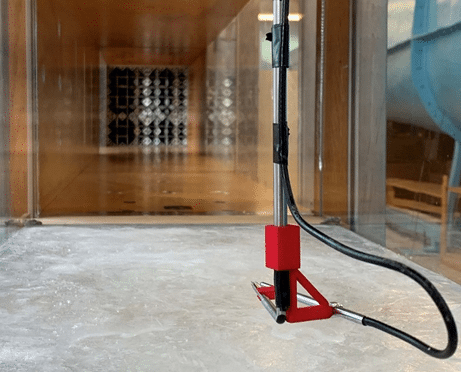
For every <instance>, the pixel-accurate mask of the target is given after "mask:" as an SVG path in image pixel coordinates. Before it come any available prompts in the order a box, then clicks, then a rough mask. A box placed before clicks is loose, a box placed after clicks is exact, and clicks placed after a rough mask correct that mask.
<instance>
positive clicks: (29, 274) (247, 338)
mask: <svg viewBox="0 0 461 372" xmlns="http://www.w3.org/2000/svg"><path fill="white" fill-rule="evenodd" d="M320 228H321V229H322V230H323V231H325V232H327V233H329V234H331V235H332V236H334V237H335V238H338V239H340V240H342V241H343V242H345V243H346V244H351V245H353V246H354V247H356V248H359V249H361V250H364V251H368V252H372V253H376V254H379V255H383V256H387V257H394V258H396V257H397V256H396V255H395V254H393V253H392V252H390V251H388V250H387V249H384V248H382V247H380V246H378V245H376V244H373V243H371V242H369V241H367V240H365V239H363V238H361V237H359V236H357V235H355V234H354V233H352V232H350V231H347V230H345V229H343V228H340V227H336V226H322V227H320ZM302 247H303V248H302V271H303V273H304V274H305V275H306V276H307V277H308V278H309V279H310V280H311V281H312V283H313V284H314V285H316V286H317V287H318V289H319V290H320V291H321V292H322V293H323V294H324V295H325V296H326V297H327V298H328V299H329V300H330V301H337V302H340V303H342V304H343V305H344V306H345V307H346V308H349V309H351V310H355V311H357V312H360V313H363V314H366V315H368V316H370V317H374V318H377V319H380V320H382V321H385V322H389V323H391V324H392V325H394V326H396V327H399V328H403V329H404V330H405V331H407V332H410V333H412V334H414V335H416V336H417V337H420V338H422V339H423V340H424V341H426V342H429V343H431V344H432V345H434V346H435V347H438V348H443V347H444V346H445V343H446V335H445V330H444V327H443V323H442V320H441V318H440V315H439V314H438V313H437V310H436V308H435V306H434V305H433V304H432V303H431V302H430V299H429V298H428V296H427V295H426V294H425V292H424V291H423V290H422V289H420V288H419V287H418V286H417V285H416V284H414V283H413V282H412V281H411V280H409V279H406V278H405V277H402V276H400V275H399V274H396V273H395V272H391V271H388V270H385V269H382V268H378V267H374V266H371V265H368V264H363V263H360V262H357V261H354V260H352V259H350V258H348V257H345V256H343V255H341V254H339V253H337V252H334V251H332V250H331V249H329V248H327V247H325V246H323V245H322V244H320V243H318V242H317V241H315V240H313V239H312V238H310V237H308V236H307V235H306V234H304V233H303V234H302ZM397 259H399V260H402V261H404V262H406V263H408V264H409V265H411V266H412V267H416V268H417V269H418V270H419V271H421V272H423V273H424V274H426V275H427V277H428V278H429V279H430V280H432V281H433V282H434V283H435V285H436V286H437V288H438V289H439V290H440V291H441V293H442V294H443V295H444V296H445V299H446V300H447V302H448V304H449V305H450V307H451V309H452V311H453V313H454V316H455V318H456V319H457V320H458V327H459V328H461V327H460V323H459V320H460V319H461V286H460V285H458V284H456V283H454V282H452V281H450V280H448V279H446V278H445V277H443V276H441V275H439V274H436V273H433V272H430V271H428V270H426V269H423V268H420V267H418V266H416V265H415V264H414V263H411V262H409V261H407V260H405V259H404V258H400V257H397ZM271 277H272V272H271V271H270V270H268V269H266V268H265V266H264V227H263V226H262V225H252V226H245V225H222V226H219V225H218V226H216V225H215V226H207V225H189V226H176V227H174V226H162V225H157V226H116V225H115V226H41V227H32V228H24V229H21V230H19V231H18V232H16V233H14V234H13V235H12V237H10V238H9V240H8V241H6V242H4V243H3V244H2V245H1V246H0V345H1V346H0V370H1V371H79V372H81V371H314V370H315V371H367V372H369V371H386V372H388V371H423V372H424V371H430V372H434V371H448V372H449V371H460V370H461V352H459V351H458V352H457V353H456V354H455V355H454V356H453V357H452V358H451V359H449V360H444V361H441V360H436V359H433V358H430V357H428V356H426V355H425V354H423V353H421V352H420V351H418V350H416V349H414V348H412V347H410V346H408V345H406V344H405V343H403V342H402V341H400V340H398V339H394V338H392V337H390V336H388V335H386V334H383V333H380V332H379V331H377V330H374V329H369V328H366V327H363V326H360V325H357V324H354V323H351V322H348V321H346V320H343V319H340V318H332V319H329V320H322V321H316V322H308V323H302V324H284V325H277V324H276V323H275V322H274V321H273V320H272V318H271V317H270V316H269V314H268V313H267V312H266V310H265V309H264V308H263V307H262V305H261V304H260V303H259V301H258V300H257V298H256V296H255V294H254V292H253V291H252V289H251V287H250V281H252V280H256V281H269V282H270V281H271Z"/></svg>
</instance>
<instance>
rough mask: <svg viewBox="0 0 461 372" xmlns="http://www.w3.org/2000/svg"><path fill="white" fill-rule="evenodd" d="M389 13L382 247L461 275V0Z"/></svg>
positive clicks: (397, 5) (409, 5)
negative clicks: (385, 215)
mask: <svg viewBox="0 0 461 372" xmlns="http://www.w3.org/2000/svg"><path fill="white" fill-rule="evenodd" d="M388 12H389V19H388V55H387V63H388V70H387V71H388V77H387V182H386V184H387V213H388V218H387V246H388V247H389V248H391V249H393V250H394V251H396V252H399V253H402V254H404V255H406V256H408V257H411V258H412V259H413V260H414V261H416V262H418V263H420V264H423V265H425V266H427V267H429V268H431V269H433V270H437V271H441V272H442V273H444V274H445V275H447V276H448V277H450V278H452V279H454V280H457V281H461V279H460V276H459V274H456V271H455V270H454V269H457V270H461V264H460V262H461V245H460V241H459V239H458V236H459V235H460V231H461V229H460V223H459V215H460V214H459V211H460V210H459V203H458V197H457V195H458V194H457V193H456V192H449V187H452V189H450V190H451V191H457V190H459V189H456V187H458V188H459V186H460V171H461V158H460V157H459V152H458V146H459V141H460V140H461V124H460V123H461V111H460V106H459V101H460V99H461V93H460V92H461V89H460V87H461V78H460V75H459V74H458V71H459V64H460V61H461V49H460V48H459V45H460V43H459V42H460V40H461V33H460V31H459V27H458V26H457V25H459V22H460V21H461V2H459V1H433V2H420V3H419V5H418V6H416V2H415V1H398V0H392V1H389V6H388ZM444 180H445V182H444Z"/></svg>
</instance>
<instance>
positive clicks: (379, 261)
mask: <svg viewBox="0 0 461 372" xmlns="http://www.w3.org/2000/svg"><path fill="white" fill-rule="evenodd" d="M282 176H283V184H284V191H285V195H286V198H287V202H288V207H289V208H290V211H291V214H292V215H293V217H294V219H295V220H296V222H297V223H298V224H299V226H300V227H301V228H302V229H303V230H305V231H306V232H307V233H309V234H310V235H312V236H313V237H315V238H316V239H318V240H320V241H321V242H323V243H325V244H326V245H328V246H329V247H331V248H333V249H335V250H336V251H338V252H340V253H343V254H345V255H347V256H349V257H351V258H354V259H356V260H359V261H363V262H367V263H370V264H373V265H377V266H382V267H385V268H387V269H390V270H394V271H397V272H400V273H401V274H403V275H406V276H408V277H410V278H411V279H413V280H414V281H415V282H417V283H418V284H419V285H420V286H421V287H423V288H424V290H425V291H426V292H427V293H428V294H429V296H430V297H431V299H432V300H433V301H434V303H435V305H436V306H437V308H438V310H439V311H440V313H441V315H442V317H443V321H444V322H445V327H446V329H447V333H448V344H447V346H446V348H445V349H443V350H439V349H435V348H433V347H431V346H429V345H427V344H426V343H424V342H422V341H420V340H418V339H417V338H415V337H413V336H411V335H409V334H407V333H405V332H403V331H401V330H398V329H396V328H394V327H391V326H390V325H387V324H385V323H382V322H380V321H378V320H375V319H372V318H368V317H364V318H363V321H362V324H363V325H364V326H370V327H373V328H376V329H379V330H381V331H383V332H386V333H388V334H390V335H392V336H395V337H397V338H400V339H401V340H403V341H405V342H407V343H409V344H411V345H413V346H414V347H416V348H418V349H420V350H421V351H423V352H425V353H426V354H428V355H430V356H432V357H435V358H439V359H446V358H449V357H451V356H452V355H453V354H454V353H455V351H456V348H457V345H458V332H457V330H456V323H455V320H454V318H453V315H452V313H451V311H450V309H449V307H448V305H447V303H446V302H445V300H444V299H443V297H442V295H441V294H440V293H439V291H438V290H437V289H436V288H435V286H434V285H433V284H432V283H431V282H430V281H429V280H428V279H426V278H425V277H424V276H423V275H421V274H420V273H418V272H417V271H415V270H414V269H412V268H411V267H408V266H406V265H405V264H403V263H401V262H397V261H393V260H390V259H387V258H383V257H379V256H375V255H372V254H368V253H364V252H361V251H358V250H356V249H353V248H351V247H348V246H347V245H345V244H343V243H341V242H339V241H337V240H335V239H333V238H331V237H330V236H328V235H326V234H324V233H323V232H321V231H320V230H317V229H316V228H315V227H313V226H312V225H310V224H309V223H307V222H306V221H305V220H304V219H303V217H302V216H301V214H300V213H299V210H298V207H297V206H296V202H295V200H294V197H293V190H292V188H291V183H290V176H289V173H288V166H287V164H282Z"/></svg>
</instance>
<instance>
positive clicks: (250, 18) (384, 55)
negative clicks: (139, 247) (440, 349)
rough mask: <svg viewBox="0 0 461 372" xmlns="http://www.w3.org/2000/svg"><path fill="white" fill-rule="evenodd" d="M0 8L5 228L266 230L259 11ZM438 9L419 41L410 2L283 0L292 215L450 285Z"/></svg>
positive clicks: (56, 4)
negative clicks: (353, 236)
mask: <svg viewBox="0 0 461 372" xmlns="http://www.w3.org/2000/svg"><path fill="white" fill-rule="evenodd" d="M2 4H3V6H4V7H6V6H8V7H9V9H10V11H9V13H8V19H7V20H6V19H4V21H3V26H4V27H6V26H8V25H9V27H8V28H7V31H8V32H7V33H6V34H5V33H3V37H4V38H5V37H6V39H5V40H4V41H5V43H6V44H5V43H4V45H9V51H10V53H9V55H8V58H6V57H5V55H3V58H5V59H4V61H3V65H2V66H3V68H4V69H5V68H7V70H8V71H7V74H9V86H8V88H9V93H8V94H9V98H10V107H9V118H10V120H9V123H7V124H5V123H4V126H3V127H2V130H5V131H9V136H10V141H9V142H8V143H6V142H5V143H4V146H5V149H4V153H5V154H7V155H5V156H4V157H3V159H2V161H3V162H4V166H5V169H9V172H7V173H6V175H5V177H4V179H3V180H2V187H3V189H4V190H5V193H4V195H6V196H5V198H4V199H2V203H3V206H2V210H3V215H4V216H5V218H6V219H8V218H10V217H13V218H21V217H23V218H24V217H25V218H38V219H46V218H59V217H69V216H74V217H78V218H82V217H84V216H109V217H110V216H119V217H128V216H153V217H155V218H158V220H159V221H161V219H162V218H164V217H166V216H185V217H190V218H191V220H192V219H194V218H196V217H198V216H203V215H206V216H211V217H213V219H214V221H216V222H217V223H218V222H222V221H226V217H229V216H234V217H239V216H247V217H249V218H250V219H251V218H254V221H262V219H258V218H263V219H264V221H266V220H267V221H270V220H271V218H272V213H273V211H272V199H273V192H272V176H273V175H272V144H271V142H272V120H273V119H272V102H271V99H272V71H271V49H270V44H269V42H268V41H265V39H266V33H267V32H269V31H270V26H271V23H272V19H271V13H272V2H271V1H267V0H251V1H243V0H242V1H237V2H235V1H234V2H222V1H211V0H210V1H207V2H203V1H200V2H199V1H196V2H194V1H192V2H188V3H187V5H184V3H183V2H179V1H178V2H176V1H173V2H169V3H168V6H164V5H161V3H160V2H152V1H141V2H136V3H135V2H126V1H123V2H122V1H112V2H106V1H102V0H101V1H93V2H91V3H88V2H82V1H77V0H73V1H68V2H66V5H65V6H63V4H62V2H60V1H58V0H49V1H39V2H30V3H23V2H22V1H19V0H17V1H13V0H11V1H9V2H8V1H3V3H2ZM450 4H451V5H450ZM450 4H448V3H447V2H437V6H436V7H433V8H431V11H432V12H434V14H435V15H434V17H429V18H431V19H432V21H430V22H429V21H428V24H427V27H426V28H427V30H425V31H424V30H422V31H421V33H419V32H420V31H418V30H416V31H415V30H413V20H414V19H415V17H420V16H419V15H418V13H417V11H416V10H417V8H416V7H415V4H414V3H413V2H402V1H390V2H388V3H386V4H385V3H384V2H383V3H376V2H373V1H366V2H360V3H355V2H352V1H351V2H341V4H339V5H337V6H335V7H332V6H328V4H327V2H325V1H305V2H298V1H292V2H291V4H290V7H291V39H290V45H291V51H290V70H289V76H288V79H289V84H288V103H289V108H288V121H289V126H290V134H291V135H290V160H289V166H290V171H291V178H292V183H293V187H294V191H295V197H296V199H297V200H298V203H299V205H300V206H301V209H302V212H303V213H305V214H306V215H312V216H319V217H320V218H321V219H320V220H324V221H325V222H326V223H334V224H341V225H343V226H345V227H347V228H350V229H351V230H353V231H355V232H357V233H359V234H360V235H363V236H364V237H367V238H369V239H372V240H374V241H375V242H378V243H380V244H383V245H386V246H387V247H388V248H391V249H393V250H395V251H397V252H398V253H401V254H404V255H407V256H411V257H413V259H414V260H416V261H417V262H419V263H421V264H424V265H426V266H430V267H431V268H433V269H435V270H446V272H447V273H448V274H446V275H452V277H456V275H457V274H456V273H457V271H456V269H459V268H457V267H453V266H455V265H453V262H455V263H456V262H459V260H458V259H457V257H458V256H457V255H458V253H459V252H458V251H459V248H457V247H458V244H457V236H458V235H457V230H458V229H457V226H458V225H459V223H458V219H459V212H458V211H459V207H458V202H457V201H456V198H455V196H456V195H455V194H456V193H455V192H453V190H454V189H453V188H455V187H456V186H459V182H458V185H456V182H455V181H453V180H454V178H456V177H455V176H456V169H455V171H452V170H453V169H454V166H453V164H458V162H457V161H456V159H455V160H454V155H455V154H456V151H455V149H456V146H455V145H456V133H453V130H452V129H450V127H441V126H439V125H437V119H434V118H435V117H436V116H437V115H436V114H437V112H436V113H435V114H434V113H433V112H431V110H430V109H428V107H429V106H430V105H429V103H431V104H432V105H433V106H434V104H435V103H440V104H439V105H438V106H440V111H441V112H443V113H446V115H445V116H444V117H448V118H449V119H450V120H451V122H452V123H456V121H457V118H458V117H459V115H458V114H459V112H458V111H459V108H458V106H457V105H456V104H455V103H456V102H457V97H458V96H459V84H458V80H457V75H456V76H451V75H450V73H449V72H450V71H455V70H456V68H454V67H453V66H457V65H456V64H457V63H458V62H457V61H458V60H459V58H458V55H459V53H458V52H459V48H458V47H457V45H459V43H456V42H454V41H456V37H457V32H458V28H457V25H458V18H459V17H458V16H457V14H458V13H459V4H458V2H452V3H450ZM434 19H435V20H436V21H433V20H434ZM5 22H6V23H5ZM13 26H14V27H13ZM386 29H387V32H386ZM423 31H424V32H423ZM426 31H427V32H426ZM5 35H6V36H5ZM421 35H429V36H428V39H424V38H423V37H422V36H421ZM420 36H421V37H420ZM419 42H425V43H427V45H429V49H430V50H429V53H427V54H426V55H425V57H424V58H426V60H427V66H429V68H430V71H429V75H428V76H427V79H428V80H427V81H428V84H423V83H421V84H419V85H415V83H414V77H413V74H412V71H413V70H415V71H416V68H417V67H418V66H413V65H412V61H413V60H414V55H415V53H416V52H415V50H414V47H416V46H417V44H418V43H419ZM450 45H451V46H450ZM412 48H413V49H412ZM450 48H451V49H450ZM431 51H432V52H431ZM457 58H458V59H457ZM5 66H6V67H5ZM423 78H424V76H423ZM2 84H8V82H6V81H3V82H2ZM423 85H424V86H428V87H431V89H432V90H433V91H434V92H435V97H436V98H435V101H436V102H435V103H433V102H425V101H424V99H423V98H421V97H422V95H421V92H420V91H419V90H421V89H422V88H421V86H423ZM6 91H7V90H3V92H6ZM443 92H445V96H443V97H442V96H440V94H443ZM5 94H6V93H5ZM433 106H432V107H433ZM446 122H447V120H444V121H443V123H446ZM452 127H453V128H456V125H453V126H452ZM5 133H6V132H5ZM455 168H456V167H455ZM444 176H447V180H446V183H445V184H444ZM444 185H445V186H444ZM449 188H451V191H450V192H449V190H448V189H449ZM444 200H445V201H444ZM444 203H445V204H444ZM446 264H449V267H450V268H449V267H445V266H446ZM452 269H453V270H454V271H452Z"/></svg>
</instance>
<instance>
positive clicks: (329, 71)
mask: <svg viewBox="0 0 461 372" xmlns="http://www.w3.org/2000/svg"><path fill="white" fill-rule="evenodd" d="M349 9H350V1H337V2H334V3H333V2H331V1H327V4H326V16H325V29H326V40H325V45H326V50H325V75H324V82H325V88H324V89H325V90H324V92H325V93H324V123H323V162H322V164H323V169H322V172H321V174H320V171H319V170H317V179H319V177H321V180H320V182H322V190H323V195H319V186H318V183H317V191H316V193H317V195H318V196H317V197H316V209H317V211H318V209H319V200H320V198H322V200H323V205H322V209H323V210H322V212H323V214H324V215H345V214H346V213H347V210H348V187H347V185H348V141H349V139H348V130H349V129H348V121H349V14H350V10H349Z"/></svg>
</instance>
